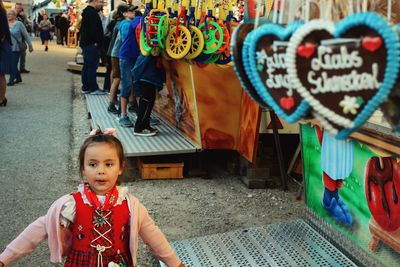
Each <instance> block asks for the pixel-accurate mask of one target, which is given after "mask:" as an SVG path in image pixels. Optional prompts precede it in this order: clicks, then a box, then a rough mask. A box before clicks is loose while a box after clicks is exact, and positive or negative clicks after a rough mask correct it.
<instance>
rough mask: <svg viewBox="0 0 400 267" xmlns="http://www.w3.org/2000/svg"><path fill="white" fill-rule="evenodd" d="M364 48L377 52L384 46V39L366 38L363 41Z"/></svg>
mask: <svg viewBox="0 0 400 267" xmlns="http://www.w3.org/2000/svg"><path fill="white" fill-rule="evenodd" d="M362 46H363V47H364V48H365V49H367V50H368V51H370V52H375V51H376V50H378V49H379V48H380V47H381V46H382V38H380V37H365V38H363V40H362Z"/></svg>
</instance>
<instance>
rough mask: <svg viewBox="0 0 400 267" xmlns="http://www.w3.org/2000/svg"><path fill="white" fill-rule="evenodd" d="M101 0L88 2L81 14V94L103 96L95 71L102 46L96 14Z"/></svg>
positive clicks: (101, 35)
mask: <svg viewBox="0 0 400 267" xmlns="http://www.w3.org/2000/svg"><path fill="white" fill-rule="evenodd" d="M102 6H103V0H89V4H88V6H87V7H86V8H85V9H84V10H83V12H82V24H81V28H80V33H81V37H80V42H79V46H80V47H81V48H82V53H83V68H82V93H84V94H87V93H91V94H104V92H103V91H101V90H100V89H99V85H98V84H97V81H96V70H97V67H98V66H99V60H100V51H101V46H102V44H103V36H104V33H103V26H102V23H101V19H100V16H99V14H98V12H99V10H101V8H102Z"/></svg>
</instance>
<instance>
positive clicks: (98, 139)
mask: <svg viewBox="0 0 400 267" xmlns="http://www.w3.org/2000/svg"><path fill="white" fill-rule="evenodd" d="M0 1H1V0H0ZM96 143H107V144H110V145H112V146H113V147H114V148H115V149H116V150H117V154H118V158H119V163H120V167H121V169H123V168H124V162H125V156H124V148H123V147H122V144H121V141H119V140H118V138H116V137H114V136H112V135H107V134H103V132H102V131H101V130H100V129H97V131H96V134H95V135H92V136H89V137H88V138H87V139H86V140H85V142H83V144H82V146H81V149H80V150H79V157H78V160H79V174H80V175H81V177H82V176H83V168H84V162H85V152H86V149H87V148H88V147H89V146H92V145H95V144H96Z"/></svg>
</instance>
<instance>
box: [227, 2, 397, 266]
mask: <svg viewBox="0 0 400 267" xmlns="http://www.w3.org/2000/svg"><path fill="white" fill-rule="evenodd" d="M295 2H296V1H287V2H286V3H285V1H265V3H264V2H262V1H259V2H258V3H257V2H252V1H248V3H247V5H246V9H247V11H248V12H246V14H245V17H246V18H247V19H248V21H249V22H247V23H244V24H242V25H241V26H240V27H239V28H238V29H237V34H238V35H242V38H241V40H239V42H242V47H241V48H240V49H241V51H239V56H238V57H237V58H236V59H235V60H234V61H235V65H236V70H237V74H238V76H239V78H240V80H241V82H242V86H243V88H244V89H245V90H246V92H247V93H248V94H249V95H250V96H251V97H252V99H253V100H255V101H256V102H257V103H258V104H259V105H260V106H268V107H269V108H271V109H273V110H274V111H275V112H276V113H277V114H278V115H280V116H281V117H282V118H283V119H285V120H286V121H288V122H292V123H294V122H299V123H300V133H301V147H302V158H303V170H304V172H303V176H304V181H305V189H306V190H305V191H306V192H305V193H306V194H305V196H306V204H307V207H308V209H309V213H310V218H311V219H310V221H311V223H312V225H313V226H315V227H316V228H318V229H319V231H321V232H322V233H323V234H324V235H325V236H326V237H327V238H328V240H332V242H333V243H334V244H335V245H336V247H338V248H340V250H341V251H344V253H345V254H346V255H348V256H349V257H352V258H353V259H354V260H355V262H357V264H362V265H366V266H369V264H372V263H370V262H369V263H367V262H368V260H367V259H371V260H372V261H377V262H380V263H381V264H384V265H385V266H395V265H397V264H398V262H399V260H400V246H399V245H400V239H399V231H400V225H399V224H398V218H397V217H398V214H400V213H399V211H400V210H399V209H400V203H399V201H398V192H400V183H399V181H398V177H399V176H400V164H399V161H400V158H399V156H400V134H399V130H400V123H399V122H400V108H399V104H400V102H399V100H400V98H399V96H400V88H399V87H398V77H399V59H400V58H399V51H400V50H399V47H400V46H399V34H398V29H399V28H398V27H397V26H396V23H398V22H400V20H399V19H400V5H399V3H398V2H397V1H297V2H298V3H295ZM255 6H256V8H254V7H255ZM269 8H270V9H272V10H273V12H271V13H268V12H266V11H268V10H269ZM285 10H287V12H285ZM296 17H297V18H298V19H297V20H296V19H294V18H296ZM250 21H253V22H254V23H253V22H250ZM262 21H266V22H272V23H265V24H262ZM261 24H262V25H261ZM237 47H239V46H237ZM234 55H235V54H234ZM338 237H339V238H338ZM338 240H339V241H338ZM354 248H361V249H362V252H361V255H363V256H357V255H356V254H357V253H355V252H354ZM363 257H366V258H364V259H363ZM375 263H376V262H375Z"/></svg>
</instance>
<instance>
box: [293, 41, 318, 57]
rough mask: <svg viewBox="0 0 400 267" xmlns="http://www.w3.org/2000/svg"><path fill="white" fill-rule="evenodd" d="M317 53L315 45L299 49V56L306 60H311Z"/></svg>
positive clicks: (306, 45)
mask: <svg viewBox="0 0 400 267" xmlns="http://www.w3.org/2000/svg"><path fill="white" fill-rule="evenodd" d="M314 52H315V44H310V43H306V44H304V45H300V46H299V47H297V54H298V55H299V56H301V57H304V58H310V57H311V56H312V54H314Z"/></svg>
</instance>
